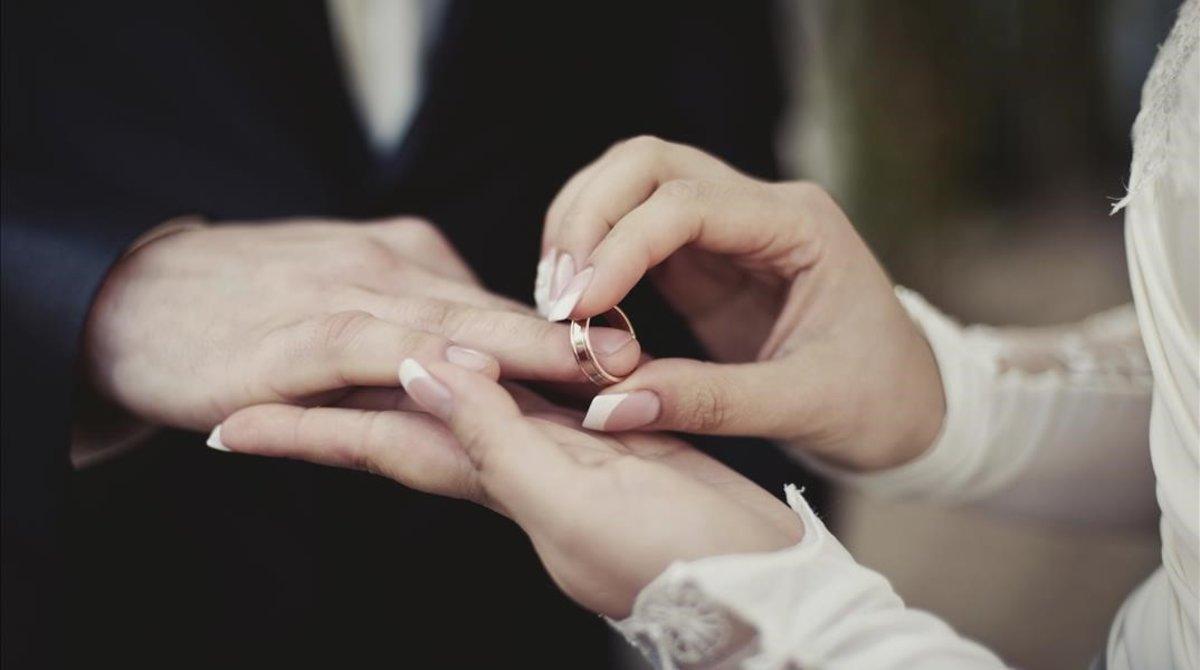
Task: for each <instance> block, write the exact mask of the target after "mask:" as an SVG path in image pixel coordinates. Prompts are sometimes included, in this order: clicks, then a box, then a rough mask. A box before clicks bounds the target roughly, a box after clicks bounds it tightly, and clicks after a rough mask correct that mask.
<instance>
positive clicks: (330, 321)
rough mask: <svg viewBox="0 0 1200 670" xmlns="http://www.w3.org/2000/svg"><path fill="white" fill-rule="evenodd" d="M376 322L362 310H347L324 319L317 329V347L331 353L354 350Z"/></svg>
mask: <svg viewBox="0 0 1200 670" xmlns="http://www.w3.org/2000/svg"><path fill="white" fill-rule="evenodd" d="M374 321H375V317H373V316H371V314H370V313H368V312H364V311H362V310H346V311H342V312H335V313H333V314H330V315H328V316H325V317H322V318H321V320H320V322H319V323H318V325H317V328H316V346H317V348H318V349H319V350H321V351H326V352H330V353H340V352H344V351H347V350H349V349H352V348H353V347H354V346H355V345H356V344H357V343H358V342H359V341H360V339H361V338H362V336H363V333H364V332H365V331H366V330H367V328H369V327H370V326H371V324H372V323H374Z"/></svg>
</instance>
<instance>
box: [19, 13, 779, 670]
mask: <svg viewBox="0 0 1200 670" xmlns="http://www.w3.org/2000/svg"><path fill="white" fill-rule="evenodd" d="M768 10H769V8H768V7H767V6H765V5H763V4H758V3H721V4H714V5H712V6H709V5H705V4H696V3H634V2H628V3H626V2H613V1H610V2H605V3H593V4H589V5H582V4H577V3H565V2H546V3H539V4H528V3H520V4H518V3H493V2H478V3H466V2H459V3H453V4H451V6H450V7H449V8H448V10H447V13H446V16H445V17H444V25H443V26H442V27H441V30H440V31H439V35H438V42H437V44H436V45H435V47H434V48H433V50H432V55H431V58H430V59H429V62H428V63H427V75H426V81H427V90H426V91H425V93H424V96H423V101H422V103H421V105H420V108H419V110H418V113H417V114H416V118H415V122H414V124H413V126H412V128H411V131H410V132H409V135H408V136H407V138H406V140H405V141H404V143H403V145H402V146H401V148H400V149H399V151H397V152H396V154H395V155H394V156H392V157H390V158H387V159H384V160H379V159H376V158H375V157H374V156H373V155H372V153H371V152H370V150H369V148H368V146H367V143H366V141H365V139H364V133H363V130H362V128H361V127H360V125H359V123H358V121H357V119H356V115H355V112H354V110H353V109H352V107H351V103H350V100H349V98H348V96H347V93H346V87H345V83H344V82H343V80H342V75H341V72H340V69H339V65H338V61H337V60H336V54H335V51H334V45H333V44H332V42H331V37H330V30H329V26H328V23H327V17H326V16H325V12H324V5H323V4H322V3H312V2H310V3H276V2H271V3H253V2H145V3H140V2H139V3H127V2H115V3H78V4H77V5H73V6H70V7H64V6H62V5H61V3H48V4H45V5H43V4H40V3H36V2H32V1H30V2H20V1H15V0H14V1H10V2H5V3H4V4H3V12H4V14H3V229H2V231H3V444H2V455H3V466H2V469H3V477H4V479H3V518H4V538H3V539H4V547H3V563H4V571H3V575H4V582H3V621H4V641H3V649H4V658H5V659H6V660H7V661H9V664H8V666H9V667H14V668H15V667H32V666H33V665H36V664H39V663H44V662H47V660H48V659H50V658H57V659H58V660H59V661H69V662H71V663H72V664H82V663H84V662H87V663H88V664H89V665H94V664H96V663H97V662H100V663H104V662H118V661H119V662H121V663H123V664H124V665H126V666H128V665H130V664H132V665H135V666H140V665H150V664H155V665H156V666H157V665H166V666H178V665H198V666H206V667H217V666H222V665H228V664H231V663H232V664H248V663H250V662H256V661H257V662H268V663H270V667H276V666H279V665H282V664H283V663H285V662H290V663H299V664H301V665H304V666H307V665H310V664H315V663H317V662H336V663H337V664H338V666H339V667H341V666H345V665H358V664H371V665H375V664H378V665H384V664H386V665H387V666H389V667H460V666H468V667H475V666H481V665H483V664H484V663H487V664H489V665H494V666H496V667H604V666H606V665H607V652H606V642H605V639H606V631H605V628H604V626H603V625H602V623H601V622H600V621H598V620H597V619H596V618H595V617H592V616H590V615H588V614H586V613H584V612H582V611H581V610H579V609H577V608H576V607H574V606H573V605H572V604H570V603H569V602H568V601H567V600H566V599H565V598H563V597H562V596H561V595H559V594H558V593H557V591H556V589H555V587H554V586H553V585H552V584H551V583H550V581H549V580H548V579H547V578H546V577H545V576H544V574H543V573H542V571H541V569H540V567H539V565H538V563H537V562H536V560H535V558H534V556H533V553H532V551H531V550H530V548H529V547H528V544H527V542H526V540H525V539H524V537H523V536H522V534H521V533H520V532H519V530H518V529H517V528H515V527H514V526H512V525H511V524H510V523H508V522H507V521H505V520H503V519H501V518H499V517H497V516H495V515H493V514H490V513H488V512H486V511H485V510H482V509H478V508H475V507H473V506H471V505H469V504H466V503H462V502H458V501H452V500H445V499H439V498H435V497H431V496H426V495H420V494H416V493H413V492H411V491H407V490H405V489H403V488H402V487H399V486H397V485H395V484H393V483H392V482H388V481H382V480H379V479H376V478H372V477H369V476H366V475H362V474H358V473H352V472H344V471H337V470H332V469H327V468H320V467H316V466H312V465H308V464H303V463H294V462H285V461H270V460H260V459H253V458H248V457H230V456H227V455H224V454H219V453H216V452H212V451H210V450H208V449H205V448H203V446H202V444H203V436H200V435H195V434H184V433H178V432H166V433H164V434H162V435H160V436H159V438H158V439H157V440H156V441H155V443H154V444H153V445H151V446H149V447H147V448H145V449H142V450H140V451H138V452H136V453H134V454H131V455H128V456H126V457H124V458H122V459H120V460H117V461H114V462H111V463H108V464H105V465H102V466H99V467H97V468H95V469H91V470H87V471H83V472H79V473H72V472H71V471H70V468H69V466H68V462H67V457H66V449H67V444H68V439H69V438H68V432H69V425H70V423H71V420H72V412H73V410H72V402H73V398H74V397H75V395H76V393H75V388H76V386H77V383H78V382H77V377H78V375H77V374H76V365H77V361H78V357H79V344H80V334H81V329H82V325H83V323H84V319H85V317H86V313H87V310H88V307H89V304H90V302H91V299H92V295H93V294H94V292H95V291H96V288H97V287H98V286H99V284H100V283H101V281H102V280H103V277H104V275H105V272H106V271H107V269H108V268H109V266H110V265H111V264H112V262H113V261H114V259H115V258H116V257H117V256H118V255H119V254H120V253H121V251H122V250H123V249H124V248H126V247H127V246H128V244H129V243H130V241H131V240H132V239H134V238H135V237H136V236H137V235H138V234H139V233H141V232H143V231H144V230H146V229H148V228H150V227H152V226H154V225H156V224H157V223H159V222H162V221H164V220H166V219H168V218H171V217H174V216H177V215H181V214H188V213H202V214H204V215H205V216H207V217H209V218H211V219H212V220H217V221H220V220H228V219H237V220H247V219H268V218H271V219H273V218H280V217H288V216H293V215H324V216H330V217H352V218H363V217H377V216H384V215H390V214H395V213H412V214H417V215H420V216H424V217H427V218H429V219H430V220H432V221H434V222H436V223H437V224H438V225H439V226H441V227H442V229H444V231H445V232H446V234H447V235H448V236H449V238H450V239H451V240H452V241H453V243H454V244H455V245H456V246H457V248H458V249H459V250H460V251H461V252H462V254H463V256H464V257H465V258H466V260H467V261H468V262H469V263H470V265H471V266H472V267H473V268H474V269H475V270H476V271H477V272H478V274H479V276H480V277H481V278H482V280H483V281H484V282H485V283H486V284H487V285H488V286H489V287H490V288H491V289H493V290H495V291H498V292H500V293H503V294H506V295H510V296H516V297H519V298H522V299H524V298H526V296H528V295H529V293H530V290H531V286H532V281H533V276H532V271H533V268H534V267H535V265H536V261H537V258H536V254H537V248H538V243H537V240H538V239H539V234H540V227H541V220H542V214H543V212H544V208H545V206H546V205H547V204H548V202H549V200H550V198H551V197H552V196H553V194H554V192H555V191H556V189H557V187H558V186H559V185H560V184H561V183H562V182H563V181H564V180H565V179H566V178H567V177H568V176H569V174H570V173H571V172H572V171H573V170H575V169H577V168H578V167H580V166H581V165H583V164H584V163H585V162H587V161H589V160H591V159H593V158H594V157H596V156H598V155H599V154H600V152H601V151H602V150H604V149H605V148H606V147H607V146H609V145H610V144H611V143H612V142H614V141H615V140H617V139H619V138H623V137H627V136H631V135H634V134H638V133H654V134H658V135H661V136H664V137H666V138H670V139H674V140H678V141H683V142H688V143H692V144H695V145H698V146H700V147H703V148H705V149H708V150H709V151H712V152H714V153H716V154H718V155H720V156H722V157H724V158H726V159H727V160H729V161H730V162H732V163H733V164H735V165H737V166H739V167H740V168H742V169H744V170H746V171H748V172H750V173H753V174H757V175H761V176H764V177H769V176H771V175H772V174H773V173H774V171H775V163H774V160H773V151H772V144H773V134H774V130H775V126H776V121H777V118H778V114H779V110H780V107H781V102H782V99H781V88H780V81H779V76H778V75H779V73H778V71H777V69H776V64H775V54H774V51H773V50H774V48H775V44H774V41H773V35H772V25H771V21H772V19H771V16H770V14H771V12H770V11H768ZM627 304H628V305H629V307H630V310H631V312H632V313H633V314H635V315H636V317H635V318H636V319H637V321H638V326H639V332H641V333H644V334H647V335H648V337H647V338H646V340H647V347H648V348H649V349H650V350H652V351H659V352H664V353H671V354H674V355H688V354H691V355H697V354H699V351H698V350H697V349H696V348H695V345H694V343H693V342H691V340H690V339H688V338H687V337H686V336H685V335H684V331H683V329H682V328H681V327H680V325H679V324H678V323H677V322H676V319H675V318H674V317H672V316H671V315H670V314H669V313H667V312H666V311H665V310H664V309H663V308H662V306H661V304H660V303H659V302H658V301H657V299H656V298H655V297H654V296H653V295H652V294H651V293H650V292H649V291H644V290H639V291H638V292H637V294H635V296H634V297H633V298H631V300H630V301H629V303H627ZM181 383H185V380H181ZM716 448H717V449H718V450H719V449H720V447H716ZM724 453H725V455H726V456H727V457H729V458H731V459H732V460H734V461H735V462H737V463H738V464H739V465H740V466H742V467H743V468H748V469H750V470H751V471H752V472H755V473H757V475H758V477H759V478H760V479H761V480H763V481H764V483H766V484H768V485H769V486H771V487H773V490H776V491H777V490H779V489H778V486H779V484H780V482H782V481H784V480H788V479H790V480H795V479H797V474H796V473H795V471H794V470H792V469H790V468H789V467H788V466H787V465H786V464H785V462H784V461H783V460H782V459H781V458H779V457H778V456H777V455H775V454H773V453H772V452H770V451H769V450H766V449H755V450H753V453H751V450H748V449H746V448H745V447H744V446H742V447H741V448H740V449H731V450H728V451H726V452H724ZM46 654H52V655H54V656H47V655H46ZM555 659H557V662H556V660H555ZM566 659H569V660H566ZM101 667H104V666H101Z"/></svg>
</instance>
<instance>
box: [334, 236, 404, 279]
mask: <svg viewBox="0 0 1200 670" xmlns="http://www.w3.org/2000/svg"><path fill="white" fill-rule="evenodd" d="M395 263H396V254H395V252H393V251H392V248H391V247H389V246H388V245H387V243H385V242H384V241H382V240H378V239H375V238H374V237H361V238H358V239H356V240H355V241H353V242H351V243H349V244H348V245H347V248H346V249H345V250H344V251H343V255H342V257H341V259H340V263H338V265H341V266H342V267H344V268H345V270H346V271H347V272H348V273H351V274H359V273H361V272H362V271H363V270H364V269H369V270H378V269H380V268H390V267H391V266H393V265H394V264H395Z"/></svg>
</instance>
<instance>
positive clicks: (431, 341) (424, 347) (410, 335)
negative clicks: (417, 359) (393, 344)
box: [398, 328, 448, 358]
mask: <svg viewBox="0 0 1200 670" xmlns="http://www.w3.org/2000/svg"><path fill="white" fill-rule="evenodd" d="M398 339H399V344H400V349H401V351H403V352H404V353H405V355H407V356H413V355H428V356H429V357H431V358H435V357H440V355H441V353H442V352H443V351H444V350H445V348H446V345H447V344H448V342H447V341H446V339H445V338H443V337H440V336H438V335H433V334H431V333H426V332H423V331H420V330H410V329H408V328H401V329H400V332H399V334H398Z"/></svg>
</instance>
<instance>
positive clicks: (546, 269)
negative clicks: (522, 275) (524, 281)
mask: <svg viewBox="0 0 1200 670" xmlns="http://www.w3.org/2000/svg"><path fill="white" fill-rule="evenodd" d="M557 258H558V250H557V249H551V250H550V251H547V252H546V255H544V256H542V260H540V261H538V266H537V277H535V278H534V280H533V304H534V305H535V306H536V307H537V311H538V314H541V315H542V316H545V315H546V312H547V311H549V309H550V284H551V282H552V280H553V276H554V262H555V260H556V259H557Z"/></svg>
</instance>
